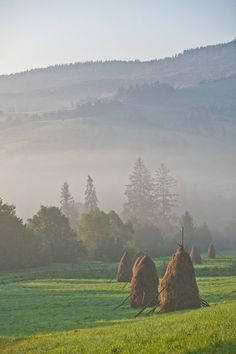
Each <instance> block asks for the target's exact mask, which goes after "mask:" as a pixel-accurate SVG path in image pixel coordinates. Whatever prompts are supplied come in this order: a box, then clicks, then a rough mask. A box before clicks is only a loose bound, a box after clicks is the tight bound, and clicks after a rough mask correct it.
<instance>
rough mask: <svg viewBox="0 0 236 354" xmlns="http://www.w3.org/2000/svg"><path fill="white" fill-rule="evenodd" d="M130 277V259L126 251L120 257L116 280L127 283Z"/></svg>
mask: <svg viewBox="0 0 236 354" xmlns="http://www.w3.org/2000/svg"><path fill="white" fill-rule="evenodd" d="M131 277H132V260H131V258H130V256H129V254H128V252H127V251H125V253H124V254H123V256H122V257H121V259H120V263H119V266H118V271H117V276H116V279H117V281H118V282H121V283H127V282H130V281H131Z"/></svg>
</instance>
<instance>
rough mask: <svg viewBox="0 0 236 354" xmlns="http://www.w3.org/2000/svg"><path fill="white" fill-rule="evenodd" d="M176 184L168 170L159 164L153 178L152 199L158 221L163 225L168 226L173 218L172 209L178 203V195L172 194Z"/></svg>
mask: <svg viewBox="0 0 236 354" xmlns="http://www.w3.org/2000/svg"><path fill="white" fill-rule="evenodd" d="M176 184H177V183H176V180H175V179H174V178H173V177H172V176H171V175H170V171H169V169H168V168H167V167H166V166H165V165H164V164H161V166H160V168H159V169H158V170H157V171H156V174H155V178H154V199H155V207H156V208H155V209H156V210H157V211H158V216H159V221H160V222H161V223H163V224H169V223H170V222H171V220H172V219H173V217H174V215H173V209H174V208H175V207H176V204H177V201H178V200H177V197H178V195H177V194H176V193H174V189H175V187H176Z"/></svg>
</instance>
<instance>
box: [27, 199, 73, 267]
mask: <svg viewBox="0 0 236 354" xmlns="http://www.w3.org/2000/svg"><path fill="white" fill-rule="evenodd" d="M27 227H28V229H29V230H30V231H31V232H32V233H33V234H34V235H35V237H36V238H37V239H38V241H39V244H40V255H41V257H42V259H44V260H45V261H48V262H68V261H69V262H71V261H73V260H74V259H76V257H77V256H78V246H79V244H78V241H77V240H76V233H75V232H74V231H73V230H72V229H71V227H70V224H69V220H68V219H67V218H66V216H65V215H63V214H62V212H61V211H60V209H58V208H57V207H45V206H41V208H40V210H39V211H38V213H37V214H36V215H34V216H33V217H32V219H29V220H28V223H27Z"/></svg>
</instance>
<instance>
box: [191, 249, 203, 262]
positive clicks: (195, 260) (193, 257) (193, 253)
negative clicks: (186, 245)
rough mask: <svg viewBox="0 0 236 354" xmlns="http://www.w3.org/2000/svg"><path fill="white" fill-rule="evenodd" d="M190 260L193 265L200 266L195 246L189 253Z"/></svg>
mask: <svg viewBox="0 0 236 354" xmlns="http://www.w3.org/2000/svg"><path fill="white" fill-rule="evenodd" d="M190 258H191V261H192V262H193V264H202V259H201V256H200V253H199V252H198V249H197V247H196V246H193V247H192V249H191V252H190Z"/></svg>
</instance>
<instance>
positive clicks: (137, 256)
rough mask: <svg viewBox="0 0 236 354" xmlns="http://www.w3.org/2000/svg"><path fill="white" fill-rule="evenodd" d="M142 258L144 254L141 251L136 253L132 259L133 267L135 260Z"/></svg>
mask: <svg viewBox="0 0 236 354" xmlns="http://www.w3.org/2000/svg"><path fill="white" fill-rule="evenodd" d="M143 256H145V254H144V253H143V252H142V251H140V252H138V253H137V254H136V255H135V256H134V258H133V266H134V265H135V262H136V261H137V259H138V258H139V257H143Z"/></svg>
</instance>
